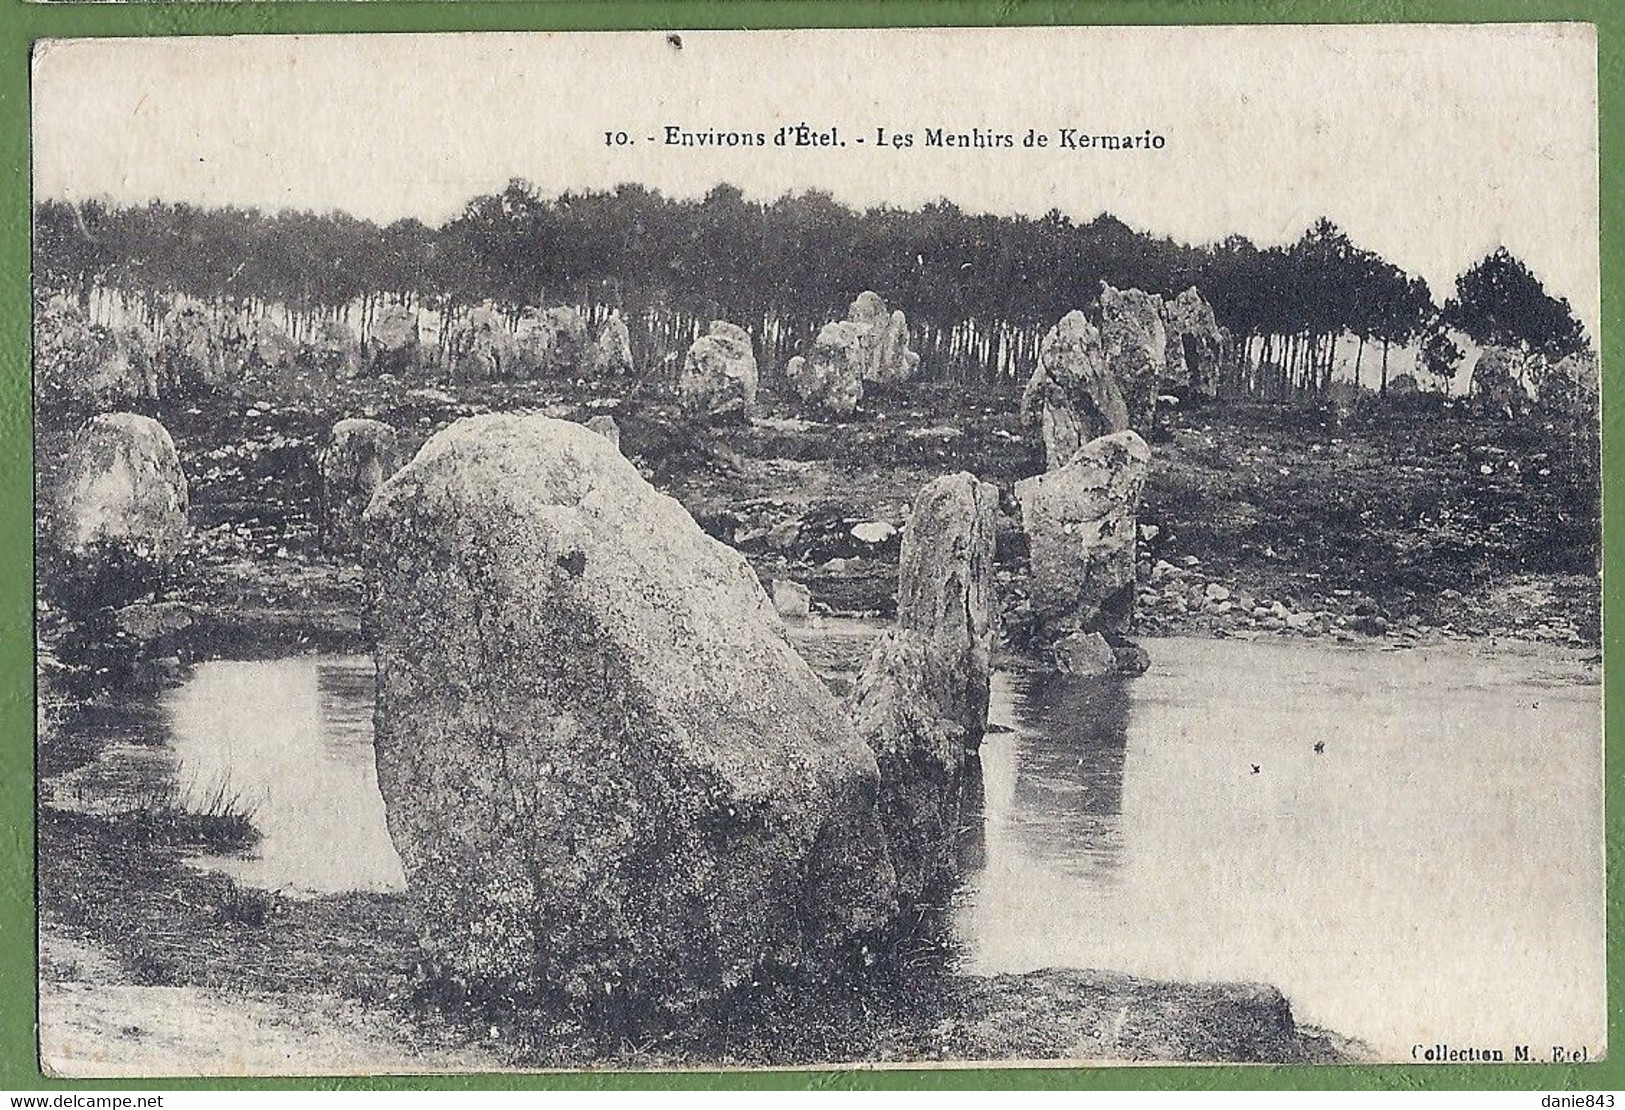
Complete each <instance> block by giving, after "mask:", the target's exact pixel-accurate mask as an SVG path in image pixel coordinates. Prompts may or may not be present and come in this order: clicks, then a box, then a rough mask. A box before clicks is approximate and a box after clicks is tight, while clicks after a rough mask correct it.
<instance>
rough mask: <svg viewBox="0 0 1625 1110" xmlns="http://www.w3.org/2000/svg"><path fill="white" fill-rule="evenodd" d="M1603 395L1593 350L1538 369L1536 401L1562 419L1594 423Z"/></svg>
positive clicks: (1546, 364)
mask: <svg viewBox="0 0 1625 1110" xmlns="http://www.w3.org/2000/svg"><path fill="white" fill-rule="evenodd" d="M1601 392H1602V377H1601V373H1600V370H1599V367H1598V364H1597V356H1596V355H1595V354H1594V353H1592V352H1590V351H1586V352H1582V353H1580V354H1573V355H1566V356H1564V357H1563V358H1562V359H1560V360H1559V361H1557V362H1555V363H1547V362H1545V361H1544V360H1542V361H1541V362H1540V363H1538V364H1537V365H1536V367H1535V400H1536V401H1538V402H1539V403H1540V406H1541V407H1542V408H1544V409H1547V410H1548V411H1550V412H1553V413H1556V414H1558V415H1560V416H1565V417H1568V418H1569V419H1571V420H1584V421H1595V420H1596V419H1597V413H1598V411H1599V409H1598V405H1599V403H1600V401H1601Z"/></svg>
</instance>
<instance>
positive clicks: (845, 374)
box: [784, 320, 863, 416]
mask: <svg viewBox="0 0 1625 1110" xmlns="http://www.w3.org/2000/svg"><path fill="white" fill-rule="evenodd" d="M862 346H863V332H862V330H861V329H860V328H859V326H858V325H857V324H854V323H852V322H851V321H850V320H837V321H834V322H833V323H828V324H825V325H824V326H823V327H822V328H820V329H819V330H818V338H817V339H815V340H814V341H813V348H812V351H811V353H809V354H807V355H805V356H802V355H797V356H796V357H795V358H792V359H791V360H790V362H789V365H787V366H786V367H785V368H784V375H785V377H786V378H787V379H788V380H789V382H790V388H792V389H794V390H795V391H796V395H797V396H799V397H800V398H801V399H802V400H803V401H805V402H807V403H808V404H809V405H812V406H814V407H815V408H819V409H822V410H823V411H824V412H827V413H829V414H830V415H831V416H850V415H851V414H852V412H853V410H855V409H856V408H857V407H858V402H859V401H861V400H862V399H863V356H862Z"/></svg>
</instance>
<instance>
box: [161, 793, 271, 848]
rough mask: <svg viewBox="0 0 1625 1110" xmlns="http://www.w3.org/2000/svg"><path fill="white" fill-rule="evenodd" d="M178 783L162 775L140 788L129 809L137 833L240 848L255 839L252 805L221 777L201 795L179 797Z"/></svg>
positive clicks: (180, 842) (168, 840) (164, 840)
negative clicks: (163, 777) (155, 780)
mask: <svg viewBox="0 0 1625 1110" xmlns="http://www.w3.org/2000/svg"><path fill="white" fill-rule="evenodd" d="M182 794H183V791H182V789H181V787H180V784H179V783H177V782H175V781H174V780H173V779H166V780H165V781H163V782H161V783H156V784H153V785H152V786H150V787H147V788H146V789H144V790H143V791H142V792H141V793H140V794H139V795H138V796H137V798H136V801H135V806H134V808H133V809H131V811H130V813H129V819H130V823H131V825H132V826H133V827H134V829H135V830H136V832H137V835H138V836H139V837H140V838H141V839H143V840H145V841H146V842H148V843H163V844H174V845H184V846H187V847H197V848H203V849H206V850H209V851H215V852H232V851H241V850H242V849H245V848H248V847H251V846H252V845H254V844H255V843H256V842H257V841H258V840H259V836H260V834H259V830H258V829H256V828H255V827H254V807H253V806H252V805H249V804H247V803H245V802H244V801H243V799H242V795H240V794H238V793H236V792H235V791H232V790H231V788H230V784H229V783H228V782H226V781H225V780H222V781H221V782H220V783H218V784H217V785H216V786H215V787H214V789H213V790H211V791H210V792H209V793H207V794H205V795H203V796H202V797H201V798H193V799H186V798H183V797H182Z"/></svg>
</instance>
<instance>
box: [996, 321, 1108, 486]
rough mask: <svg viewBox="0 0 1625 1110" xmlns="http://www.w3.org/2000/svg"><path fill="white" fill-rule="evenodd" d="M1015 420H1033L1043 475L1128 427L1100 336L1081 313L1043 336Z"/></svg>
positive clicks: (1062, 322)
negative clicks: (1039, 437)
mask: <svg viewBox="0 0 1625 1110" xmlns="http://www.w3.org/2000/svg"><path fill="white" fill-rule="evenodd" d="M1021 417H1022V419H1023V420H1025V421H1031V420H1033V419H1035V418H1036V419H1037V420H1038V423H1039V429H1040V432H1041V434H1042V436H1043V439H1044V457H1045V469H1046V470H1056V469H1058V468H1060V467H1062V466H1065V465H1066V464H1067V463H1068V462H1070V461H1071V459H1072V456H1073V455H1074V454H1076V453H1077V451H1078V449H1079V448H1080V447H1082V446H1083V445H1084V444H1086V443H1088V442H1090V441H1091V440H1094V439H1098V438H1100V437H1101V436H1106V435H1111V434H1112V433H1114V432H1120V431H1123V430H1124V429H1126V428H1127V427H1128V426H1129V422H1128V408H1127V406H1126V405H1125V404H1124V401H1123V393H1122V390H1121V389H1120V388H1119V387H1118V384H1117V380H1116V379H1115V378H1113V377H1112V372H1111V368H1110V367H1109V366H1108V365H1107V364H1106V356H1105V352H1104V351H1103V350H1102V349H1101V345H1100V333H1099V332H1098V331H1096V330H1095V326H1094V325H1093V324H1091V323H1090V322H1089V319H1088V317H1086V316H1084V314H1083V313H1081V312H1069V313H1067V314H1066V316H1065V317H1063V318H1062V319H1061V322H1060V323H1059V324H1057V325H1055V326H1054V327H1053V328H1051V329H1050V330H1049V332H1048V334H1046V335H1045V336H1044V341H1043V343H1042V344H1041V345H1040V346H1039V350H1038V366H1037V367H1036V368H1035V369H1034V370H1033V374H1032V377H1031V379H1029V380H1028V382H1027V388H1026V390H1025V392H1023V393H1022V396H1021Z"/></svg>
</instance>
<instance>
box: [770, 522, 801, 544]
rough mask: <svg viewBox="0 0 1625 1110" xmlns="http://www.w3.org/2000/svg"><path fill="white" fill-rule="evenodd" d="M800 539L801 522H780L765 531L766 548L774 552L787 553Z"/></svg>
mask: <svg viewBox="0 0 1625 1110" xmlns="http://www.w3.org/2000/svg"><path fill="white" fill-rule="evenodd" d="M800 537H801V521H799V520H781V521H779V522H778V523H777V524H775V525H773V527H771V528H769V529H768V530H767V546H769V547H771V548H772V549H773V550H774V551H789V550H790V549H791V548H792V547H794V546H795V545H796V540H798V539H799V538H800Z"/></svg>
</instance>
